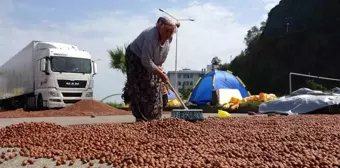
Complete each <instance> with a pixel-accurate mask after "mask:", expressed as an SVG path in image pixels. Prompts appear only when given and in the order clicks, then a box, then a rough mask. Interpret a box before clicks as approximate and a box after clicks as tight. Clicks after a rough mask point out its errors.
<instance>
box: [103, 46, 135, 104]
mask: <svg viewBox="0 0 340 168" xmlns="http://www.w3.org/2000/svg"><path fill="white" fill-rule="evenodd" d="M126 48H127V45H126V44H124V46H122V47H119V46H117V48H116V49H111V50H108V51H107V52H108V53H109V56H110V68H112V69H115V70H118V71H121V72H122V73H123V74H126V65H125V51H126ZM126 82H127V81H126V80H125V84H124V87H123V89H122V91H123V94H122V96H121V98H122V99H123V100H124V102H125V103H129V101H130V98H129V96H127V95H125V93H126V91H127V90H128V88H127V86H126Z"/></svg>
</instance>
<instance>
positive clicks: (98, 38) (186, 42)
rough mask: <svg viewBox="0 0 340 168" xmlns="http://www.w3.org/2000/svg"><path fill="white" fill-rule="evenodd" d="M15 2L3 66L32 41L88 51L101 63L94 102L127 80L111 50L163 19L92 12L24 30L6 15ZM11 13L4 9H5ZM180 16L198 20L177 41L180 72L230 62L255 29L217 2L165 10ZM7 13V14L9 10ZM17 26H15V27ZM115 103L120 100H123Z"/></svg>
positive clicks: (170, 61) (5, 32) (1, 43)
mask: <svg viewBox="0 0 340 168" xmlns="http://www.w3.org/2000/svg"><path fill="white" fill-rule="evenodd" d="M10 2H11V1H10V0H5V1H4V0H2V1H1V2H0V21H3V20H7V23H8V24H2V22H0V32H1V35H0V36H2V37H0V50H1V51H4V52H2V54H3V55H1V57H0V62H1V63H3V62H5V61H6V60H8V59H9V58H10V57H11V56H12V55H14V54H15V53H16V52H18V51H19V50H20V49H21V48H23V47H24V46H25V45H27V44H28V43H29V42H30V41H32V40H42V41H56V42H65V43H71V44H75V45H77V46H78V47H79V48H81V49H84V50H87V51H89V52H90V54H91V55H92V56H93V58H94V59H101V60H100V61H98V70H99V72H98V74H97V76H95V84H94V87H95V89H94V91H95V93H94V94H95V98H96V99H101V98H103V97H105V96H107V95H109V94H111V93H112V94H113V93H120V92H121V89H122V87H123V83H124V81H125V77H124V75H122V74H121V73H120V72H117V71H115V70H112V69H110V68H109V57H108V55H107V49H110V48H115V47H116V46H117V45H123V44H124V43H127V42H131V41H132V40H133V39H134V38H135V37H136V36H137V35H138V34H139V33H140V32H141V31H142V30H143V29H145V28H147V27H148V26H152V25H154V24H155V22H156V19H157V18H158V17H159V16H161V15H163V14H162V13H160V12H159V11H158V10H157V9H154V10H153V12H151V14H145V15H136V14H133V13H132V11H127V10H125V11H123V10H122V11H116V12H100V13H91V14H90V18H89V19H86V20H79V21H72V22H70V21H65V22H63V23H58V24H55V21H53V20H44V21H42V22H41V24H38V25H26V27H23V26H22V25H20V26H19V24H18V23H16V22H15V20H11V19H10V18H9V17H8V15H7V13H8V12H11V10H10V9H11V8H7V7H11V3H10ZM2 8H3V9H6V10H1V9H2ZM164 10H166V11H167V12H169V13H171V14H172V15H174V16H176V17H178V18H181V19H183V18H188V17H190V18H194V19H195V21H194V22H187V21H186V22H184V21H183V22H182V25H181V28H180V29H179V32H178V33H179V34H178V36H179V38H178V68H181V67H186V66H189V67H188V68H191V69H197V70H200V69H202V68H205V67H206V65H207V64H209V62H210V61H211V59H212V57H214V56H218V57H220V58H221V59H222V60H223V61H224V62H228V61H229V58H230V55H233V56H235V55H236V54H238V53H239V52H240V51H241V50H242V49H244V43H243V38H244V35H245V33H246V31H247V30H248V29H249V27H251V26H252V25H251V24H249V25H245V24H239V23H238V22H237V20H235V16H234V14H233V13H231V12H230V11H228V10H226V8H225V7H223V6H220V5H216V4H212V3H198V2H196V3H191V4H189V5H187V6H186V7H185V8H176V7H173V8H167V9H166V8H164ZM4 11H5V12H4ZM12 22H13V24H10V23H12ZM174 60H175V40H174V41H173V44H172V46H171V51H170V53H169V55H168V58H167V60H166V63H165V69H166V70H173V69H174ZM111 100H117V101H121V100H120V97H119V96H118V97H116V98H112V99H111Z"/></svg>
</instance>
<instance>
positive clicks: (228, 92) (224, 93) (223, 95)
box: [216, 89, 242, 104]
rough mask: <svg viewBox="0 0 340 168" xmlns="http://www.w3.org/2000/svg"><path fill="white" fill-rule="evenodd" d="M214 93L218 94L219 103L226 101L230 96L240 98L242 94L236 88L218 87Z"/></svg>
mask: <svg viewBox="0 0 340 168" xmlns="http://www.w3.org/2000/svg"><path fill="white" fill-rule="evenodd" d="M216 93H217V96H218V101H219V102H218V103H219V104H225V103H228V102H229V101H230V99H231V97H235V98H238V99H240V100H242V95H241V93H240V91H239V90H238V89H218V90H217V91H216Z"/></svg>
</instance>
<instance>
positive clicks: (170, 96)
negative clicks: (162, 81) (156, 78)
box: [168, 89, 177, 100]
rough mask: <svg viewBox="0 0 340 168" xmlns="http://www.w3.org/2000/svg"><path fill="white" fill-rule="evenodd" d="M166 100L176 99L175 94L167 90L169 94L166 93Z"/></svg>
mask: <svg viewBox="0 0 340 168" xmlns="http://www.w3.org/2000/svg"><path fill="white" fill-rule="evenodd" d="M168 99H169V100H175V99H177V97H176V94H175V93H174V92H173V91H172V90H171V89H169V92H168Z"/></svg>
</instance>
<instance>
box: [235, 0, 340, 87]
mask: <svg viewBox="0 0 340 168" xmlns="http://www.w3.org/2000/svg"><path fill="white" fill-rule="evenodd" d="M242 59H245V60H248V61H244V60H243V62H248V64H249V62H250V64H251V65H247V67H251V68H250V69H249V70H248V71H251V72H252V75H251V76H249V75H248V76H246V75H245V77H243V76H241V75H240V76H241V77H242V79H243V80H245V82H246V84H247V85H248V88H250V89H251V90H252V91H253V92H255V93H257V92H261V91H265V92H274V93H278V94H283V93H287V92H288V75H289V72H297V73H305V74H308V73H310V74H311V75H319V76H325V77H333V78H340V70H339V65H340V1H339V0H281V2H280V3H279V4H278V5H277V6H276V7H274V8H273V9H272V10H271V11H270V12H269V14H268V19H267V24H266V27H265V28H264V30H263V32H262V34H261V36H260V38H259V40H258V42H257V45H256V46H255V47H253V49H252V50H250V51H249V54H248V55H246V56H245V57H244V58H242ZM244 78H246V79H244ZM304 82H305V79H303V80H302V79H300V80H299V79H297V80H295V83H293V85H294V86H295V87H300V86H301V85H302V84H304ZM338 85H339V86H340V83H338ZM330 87H331V86H330ZM294 89H296V88H294Z"/></svg>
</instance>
